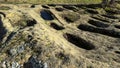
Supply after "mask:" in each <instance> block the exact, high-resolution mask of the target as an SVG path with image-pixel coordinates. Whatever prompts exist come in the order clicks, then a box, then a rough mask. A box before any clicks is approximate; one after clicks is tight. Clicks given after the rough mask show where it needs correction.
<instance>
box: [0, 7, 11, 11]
mask: <svg viewBox="0 0 120 68" xmlns="http://www.w3.org/2000/svg"><path fill="white" fill-rule="evenodd" d="M10 9H11V8H10V7H8V6H0V10H10Z"/></svg>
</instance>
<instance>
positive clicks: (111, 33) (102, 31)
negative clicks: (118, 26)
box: [78, 24, 120, 38]
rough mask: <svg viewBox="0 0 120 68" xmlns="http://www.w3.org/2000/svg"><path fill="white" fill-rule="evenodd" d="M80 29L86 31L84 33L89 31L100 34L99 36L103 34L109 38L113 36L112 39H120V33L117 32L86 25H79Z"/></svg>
mask: <svg viewBox="0 0 120 68" xmlns="http://www.w3.org/2000/svg"><path fill="white" fill-rule="evenodd" d="M78 28H79V29H80V30H84V31H89V32H93V33H99V34H103V35H107V36H111V37H115V38H120V32H118V31H115V30H108V29H103V28H96V27H92V26H90V25H85V24H81V25H79V26H78Z"/></svg>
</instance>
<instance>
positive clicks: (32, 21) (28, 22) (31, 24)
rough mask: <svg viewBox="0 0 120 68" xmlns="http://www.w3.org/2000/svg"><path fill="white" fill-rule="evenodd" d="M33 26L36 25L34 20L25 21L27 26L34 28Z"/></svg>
mask: <svg viewBox="0 0 120 68" xmlns="http://www.w3.org/2000/svg"><path fill="white" fill-rule="evenodd" d="M35 24H37V22H36V20H35V19H33V20H27V26H34V25H35Z"/></svg>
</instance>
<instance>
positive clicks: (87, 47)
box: [63, 33, 95, 50]
mask: <svg viewBox="0 0 120 68" xmlns="http://www.w3.org/2000/svg"><path fill="white" fill-rule="evenodd" d="M63 36H64V38H65V39H66V40H67V41H69V42H70V43H72V44H74V45H76V46H77V47H79V48H82V49H85V50H93V49H95V46H94V45H93V44H91V43H90V42H87V41H86V40H84V39H82V38H80V37H78V36H75V35H72V34H68V33H66V34H64V35H63Z"/></svg>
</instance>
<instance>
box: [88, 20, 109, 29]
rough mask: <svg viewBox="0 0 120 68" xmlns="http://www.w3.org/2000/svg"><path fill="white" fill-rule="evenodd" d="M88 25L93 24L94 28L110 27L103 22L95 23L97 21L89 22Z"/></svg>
mask: <svg viewBox="0 0 120 68" xmlns="http://www.w3.org/2000/svg"><path fill="white" fill-rule="evenodd" d="M88 23H89V24H91V25H94V26H96V27H102V28H107V27H109V25H108V24H104V23H102V22H99V21H95V20H89V21H88Z"/></svg>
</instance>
